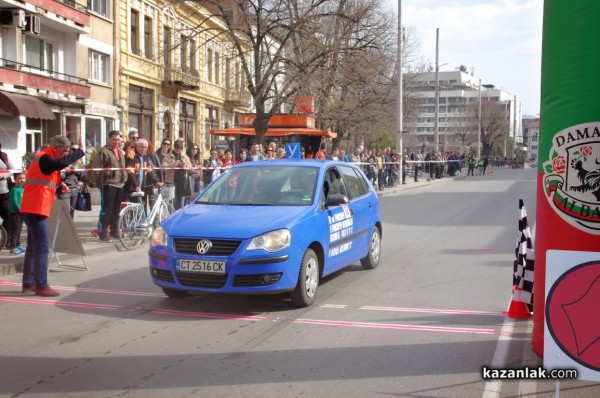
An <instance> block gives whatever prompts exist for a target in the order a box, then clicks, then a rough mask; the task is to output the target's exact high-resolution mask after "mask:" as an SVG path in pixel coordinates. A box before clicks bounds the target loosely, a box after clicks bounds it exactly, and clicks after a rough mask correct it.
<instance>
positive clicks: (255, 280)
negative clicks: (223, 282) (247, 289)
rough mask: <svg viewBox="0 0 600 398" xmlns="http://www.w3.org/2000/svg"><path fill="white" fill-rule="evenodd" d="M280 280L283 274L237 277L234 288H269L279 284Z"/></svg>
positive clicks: (234, 279) (234, 280)
mask: <svg viewBox="0 0 600 398" xmlns="http://www.w3.org/2000/svg"><path fill="white" fill-rule="evenodd" d="M279 279H281V272H278V273H276V274H258V275H236V276H235V278H233V286H237V287H241V286H269V285H274V284H275V283H277V282H278V281H279Z"/></svg>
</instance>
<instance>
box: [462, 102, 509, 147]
mask: <svg viewBox="0 0 600 398" xmlns="http://www.w3.org/2000/svg"><path fill="white" fill-rule="evenodd" d="M469 106H470V107H471V114H474V115H475V117H474V118H473V119H472V122H474V123H478V120H479V119H478V117H479V106H478V104H477V103H472V104H470V105H469ZM478 127H479V126H477V127H475V128H474V129H473V131H477V129H478ZM507 128H508V125H507V120H506V114H505V108H504V105H503V104H501V103H499V102H496V101H482V102H481V154H482V155H486V156H489V155H491V154H492V148H493V147H494V146H495V145H496V144H497V143H498V141H499V140H500V138H502V137H503V134H504V132H505V131H506V129H507Z"/></svg>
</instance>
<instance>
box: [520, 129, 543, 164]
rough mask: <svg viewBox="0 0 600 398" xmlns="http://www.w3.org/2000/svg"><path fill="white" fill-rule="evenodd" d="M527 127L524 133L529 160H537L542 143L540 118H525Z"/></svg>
mask: <svg viewBox="0 0 600 398" xmlns="http://www.w3.org/2000/svg"><path fill="white" fill-rule="evenodd" d="M525 123H527V124H526V125H525V129H524V133H523V136H524V137H523V138H524V143H525V145H526V148H527V160H529V161H537V159H539V143H540V121H539V119H535V120H531V119H529V120H527V119H525Z"/></svg>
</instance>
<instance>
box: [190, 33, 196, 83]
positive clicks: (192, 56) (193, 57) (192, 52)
mask: <svg viewBox="0 0 600 398" xmlns="http://www.w3.org/2000/svg"><path fill="white" fill-rule="evenodd" d="M190 70H191V73H192V75H194V76H198V65H197V64H196V40H190Z"/></svg>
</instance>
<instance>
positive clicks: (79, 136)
mask: <svg viewBox="0 0 600 398" xmlns="http://www.w3.org/2000/svg"><path fill="white" fill-rule="evenodd" d="M198 4H199V3H193V2H192V3H188V2H173V1H169V0H156V1H145V0H25V1H18V0H0V143H1V144H2V149H3V150H4V151H6V152H7V153H8V155H9V159H10V161H11V164H12V166H13V167H21V165H22V158H23V155H24V154H26V153H32V152H35V151H36V150H37V149H38V148H39V147H40V146H41V145H43V144H44V143H45V142H47V140H48V138H49V137H51V136H53V135H56V134H64V135H66V136H67V137H69V138H70V139H71V141H73V142H78V143H81V144H83V145H84V146H85V147H86V148H87V149H88V150H89V151H90V152H91V151H93V150H94V149H95V148H99V147H101V146H103V145H105V144H106V139H107V134H108V132H109V131H110V130H113V129H121V130H123V131H124V132H128V130H129V129H132V128H135V129H138V131H139V133H140V136H142V137H145V138H147V139H148V140H149V141H150V142H151V144H152V145H153V146H154V147H156V146H157V144H158V143H159V142H160V140H162V138H171V139H174V138H176V137H184V138H185V139H186V141H187V142H188V143H191V142H195V143H198V144H200V147H201V148H202V150H203V151H202V153H201V154H202V156H208V153H205V151H207V150H208V149H209V148H210V147H211V146H212V144H213V142H212V141H211V140H212V139H213V138H211V136H210V135H209V131H210V129H211V128H222V127H228V126H230V125H232V126H233V125H236V124H237V122H236V121H237V118H238V115H239V114H241V113H247V112H248V111H249V110H250V108H249V107H250V97H249V94H248V92H247V90H246V89H245V86H246V84H245V83H244V78H243V74H242V73H241V72H242V71H241V65H240V62H239V58H238V57H237V56H236V53H235V51H234V50H233V47H232V45H231V44H230V43H228V42H227V40H226V35H223V34H222V30H221V28H222V27H223V26H222V24H223V23H224V21H223V19H222V17H220V16H215V15H214V14H213V13H211V12H210V11H208V10H207V9H205V8H203V7H201V6H199V5H198ZM213 11H214V10H213Z"/></svg>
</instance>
